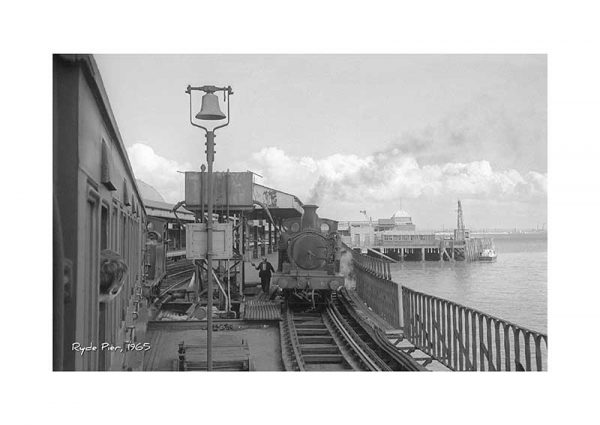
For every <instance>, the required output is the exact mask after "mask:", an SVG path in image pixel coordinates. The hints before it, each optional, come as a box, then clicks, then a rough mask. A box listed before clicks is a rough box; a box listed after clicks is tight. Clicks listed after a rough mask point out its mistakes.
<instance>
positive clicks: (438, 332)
mask: <svg viewBox="0 0 600 425" xmlns="http://www.w3.org/2000/svg"><path fill="white" fill-rule="evenodd" d="M402 304H403V305H402V307H403V315H404V337H405V338H407V339H408V341H410V342H411V343H412V344H414V345H415V346H416V347H417V348H419V349H420V350H421V351H423V352H425V353H427V354H428V355H430V356H431V357H433V358H435V359H436V360H438V361H439V362H441V363H442V364H444V365H445V366H447V367H448V368H450V369H452V370H460V371H463V370H471V371H477V370H481V371H483V370H489V371H501V370H504V371H510V370H516V371H531V370H537V371H541V370H546V369H547V364H546V359H547V351H548V336H547V335H544V334H542V333H539V332H536V331H532V330H529V329H526V328H524V327H522V326H518V325H515V324H513V323H510V322H508V321H506V320H503V319H499V318H497V317H494V316H491V315H489V314H486V313H482V312H481V311H478V310H475V309H472V308H469V307H465V306H463V305H460V304H457V303H454V302H452V301H448V300H445V299H443V298H438V297H434V296H431V295H428V294H424V293H421V292H417V291H414V290H412V289H410V288H407V287H402ZM511 341H512V345H511Z"/></svg>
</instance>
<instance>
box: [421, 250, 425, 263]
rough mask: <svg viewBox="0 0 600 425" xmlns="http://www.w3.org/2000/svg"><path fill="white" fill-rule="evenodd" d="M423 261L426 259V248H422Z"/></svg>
mask: <svg viewBox="0 0 600 425" xmlns="http://www.w3.org/2000/svg"><path fill="white" fill-rule="evenodd" d="M421 261H425V248H421Z"/></svg>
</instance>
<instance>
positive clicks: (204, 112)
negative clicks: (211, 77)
mask: <svg viewBox="0 0 600 425" xmlns="http://www.w3.org/2000/svg"><path fill="white" fill-rule="evenodd" d="M196 118H198V119H199V120H222V119H224V118H227V117H226V116H225V114H224V113H223V112H221V108H219V98H218V97H217V95H216V94H213V93H206V94H205V95H204V96H202V108H200V112H198V114H197V115H196Z"/></svg>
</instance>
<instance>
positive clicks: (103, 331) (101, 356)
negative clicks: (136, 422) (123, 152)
mask: <svg viewBox="0 0 600 425" xmlns="http://www.w3.org/2000/svg"><path fill="white" fill-rule="evenodd" d="M108 241H109V225H108V206H107V205H105V204H104V203H103V204H102V210H101V214H100V252H102V250H103V249H108ZM108 310H109V303H100V305H99V308H98V311H99V315H98V316H99V317H98V322H99V326H98V342H99V343H100V344H102V343H103V342H105V341H107V337H110V335H107V329H111V328H110V323H108V322H109V320H110V317H111V315H110V314H109V312H108ZM109 342H110V341H109ZM111 343H112V342H111ZM106 353H107V352H106V351H105V350H100V351H99V352H98V370H107V369H108V367H109V365H108V364H107V363H108V356H107V354H106Z"/></svg>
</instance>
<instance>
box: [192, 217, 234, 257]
mask: <svg viewBox="0 0 600 425" xmlns="http://www.w3.org/2000/svg"><path fill="white" fill-rule="evenodd" d="M185 236H186V241H187V245H186V258H187V259H189V260H200V259H203V258H206V239H207V233H206V223H193V224H187V225H186V226H185ZM213 254H214V256H213V259H215V260H227V259H229V258H231V257H233V224H232V223H213Z"/></svg>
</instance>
